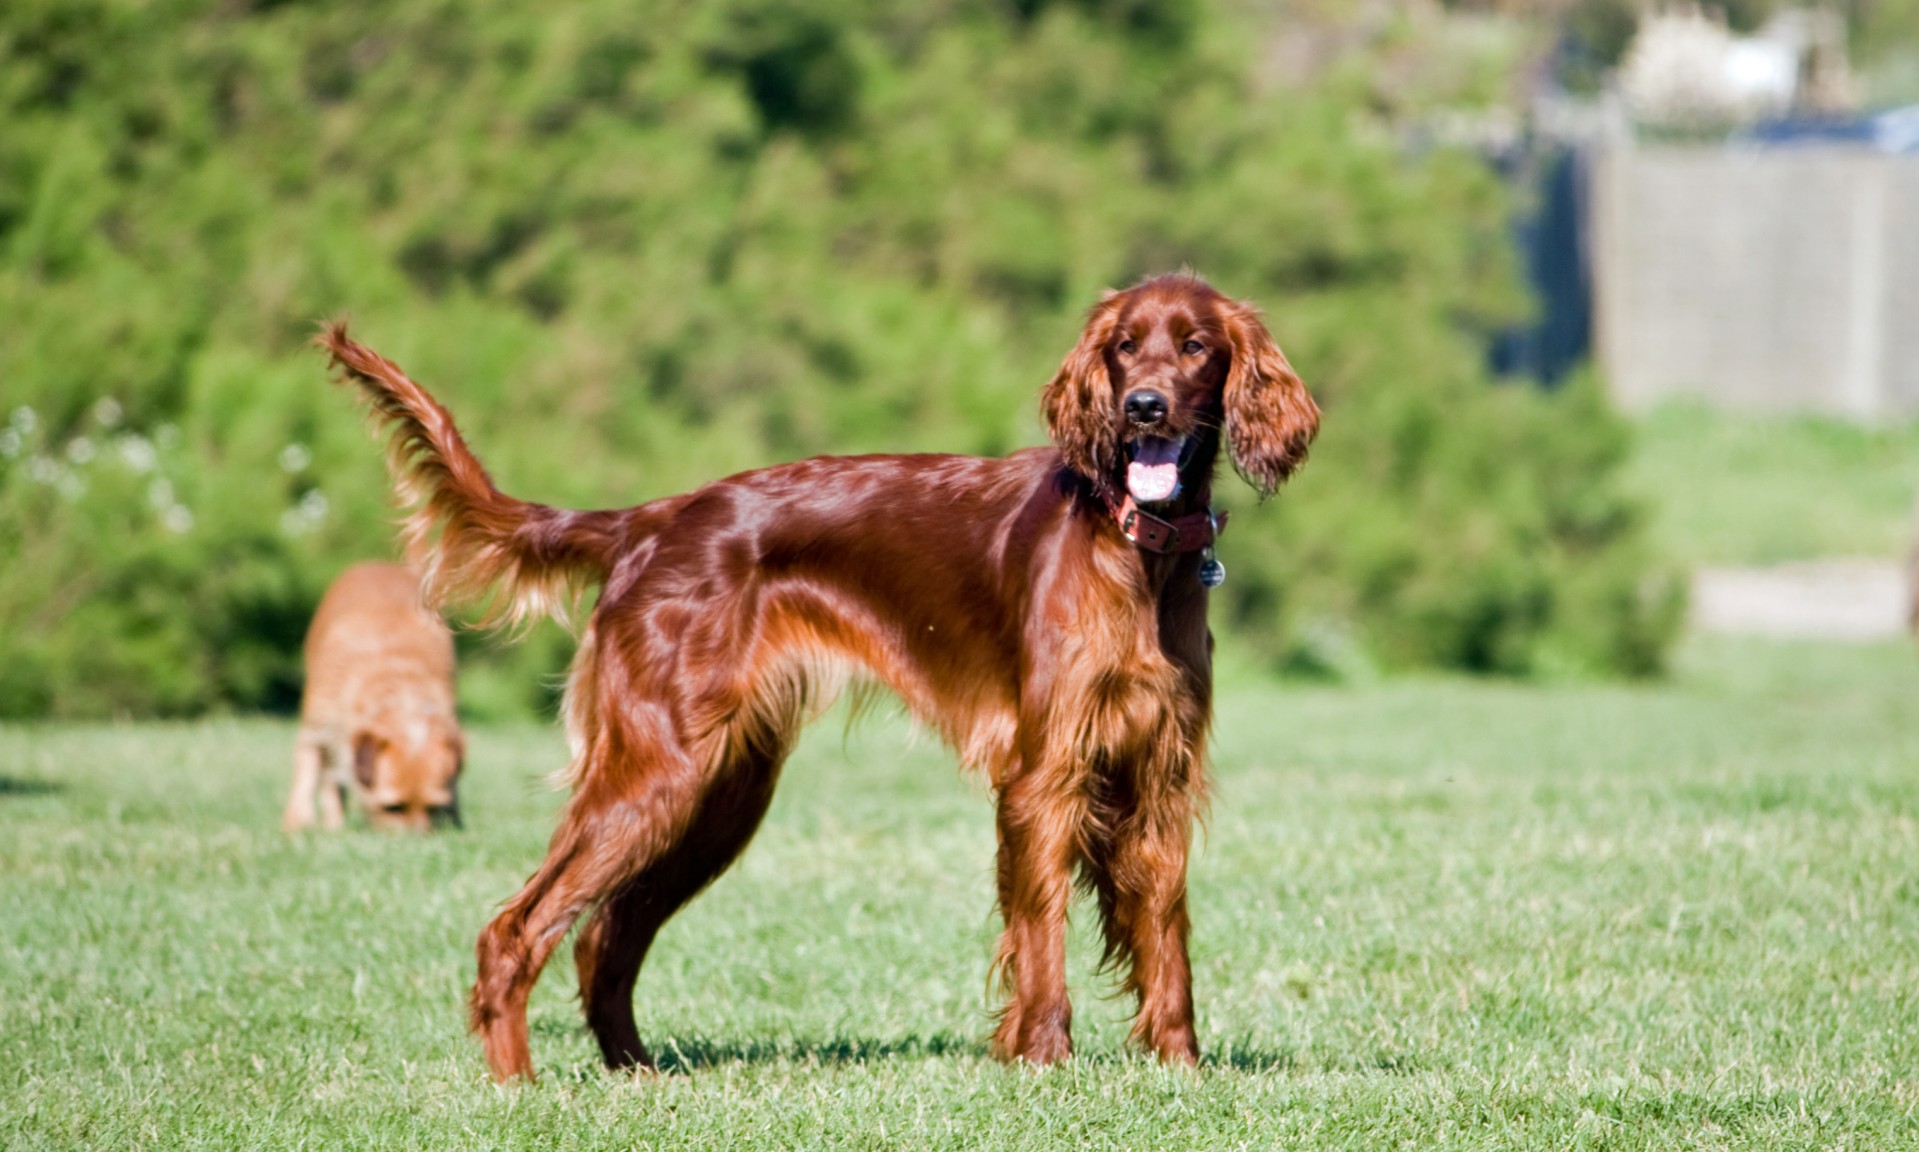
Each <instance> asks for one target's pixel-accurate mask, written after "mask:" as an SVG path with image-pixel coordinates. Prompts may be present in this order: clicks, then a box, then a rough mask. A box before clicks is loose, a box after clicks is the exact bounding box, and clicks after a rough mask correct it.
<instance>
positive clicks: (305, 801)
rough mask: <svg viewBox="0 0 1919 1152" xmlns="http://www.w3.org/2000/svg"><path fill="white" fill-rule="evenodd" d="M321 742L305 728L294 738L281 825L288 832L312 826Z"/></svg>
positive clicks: (317, 788)
mask: <svg viewBox="0 0 1919 1152" xmlns="http://www.w3.org/2000/svg"><path fill="white" fill-rule="evenodd" d="M320 761H321V752H320V741H319V739H318V737H316V736H315V735H314V734H313V733H312V732H310V731H308V730H307V729H305V728H302V729H300V734H299V735H298V736H295V737H294V738H293V791H291V792H289V793H288V794H287V809H286V814H285V815H284V816H282V817H281V818H280V827H281V828H284V829H285V830H286V831H288V832H297V831H299V830H300V829H302V828H311V827H313V801H314V797H315V794H316V793H317V792H318V791H319V790H320Z"/></svg>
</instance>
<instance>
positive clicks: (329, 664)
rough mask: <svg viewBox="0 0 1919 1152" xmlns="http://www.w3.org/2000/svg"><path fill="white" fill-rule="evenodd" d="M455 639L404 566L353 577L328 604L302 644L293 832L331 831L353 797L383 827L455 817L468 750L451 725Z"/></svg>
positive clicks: (346, 577) (364, 570) (364, 568)
mask: <svg viewBox="0 0 1919 1152" xmlns="http://www.w3.org/2000/svg"><path fill="white" fill-rule="evenodd" d="M453 667H454V658H453V636H452V634H451V633H450V632H449V631H448V630H447V627H446V624H445V623H444V622H442V621H441V619H440V617H439V615H438V614H437V613H435V612H433V611H431V610H430V609H428V608H427V607H426V606H425V605H424V603H423V602H422V600H421V595H420V580H419V578H418V577H417V576H416V575H414V573H413V572H412V571H411V570H410V569H408V568H405V567H403V566H401V565H398V564H379V563H367V564H358V565H355V566H354V567H352V568H349V569H347V570H346V571H345V572H344V573H342V574H341V575H340V578H339V579H337V580H335V581H334V583H333V585H332V587H330V588H329V589H327V593H326V596H325V597H324V598H322V600H321V601H320V607H319V610H318V612H316V613H315V614H314V617H313V624H312V626H311V627H310V628H309V629H308V631H307V640H306V691H305V694H304V696H303V697H302V699H301V705H300V735H299V741H298V747H297V748H296V751H295V777H294V791H293V795H292V796H291V797H289V799H288V802H287V816H286V824H287V826H288V827H289V828H295V827H303V826H305V825H307V824H310V823H311V822H312V820H313V816H314V812H313V803H314V793H315V790H316V789H317V790H318V792H319V797H318V799H319V802H320V804H321V808H322V811H321V816H322V818H323V820H324V822H325V823H326V824H327V825H328V826H330V827H333V826H338V824H339V823H340V820H341V816H340V811H339V808H340V802H339V797H338V793H339V792H340V791H341V790H352V791H354V792H355V793H357V794H358V795H359V797H360V799H361V802H362V804H363V805H364V806H365V807H366V809H367V812H368V816H369V817H370V818H371V819H372V820H373V821H374V822H375V823H379V824H402V825H409V826H421V827H423V826H425V825H426V824H427V823H428V822H429V821H430V819H431V817H432V816H433V815H434V814H436V813H444V814H446V815H449V816H450V815H452V813H454V812H455V811H457V808H456V807H455V803H454V793H453V785H454V778H455V777H456V776H457V775H458V772H459V766H460V759H461V756H462V754H463V752H464V745H463V742H462V740H461V737H460V733H459V729H458V727H457V725H456V723H455V720H454V693H453Z"/></svg>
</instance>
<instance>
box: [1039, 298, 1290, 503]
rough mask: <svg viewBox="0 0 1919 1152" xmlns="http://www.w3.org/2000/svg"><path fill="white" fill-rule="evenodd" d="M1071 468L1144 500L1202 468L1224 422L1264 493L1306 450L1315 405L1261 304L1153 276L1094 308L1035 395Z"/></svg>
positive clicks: (1236, 459) (1154, 499) (1158, 497)
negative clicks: (1049, 380) (1275, 339)
mask: <svg viewBox="0 0 1919 1152" xmlns="http://www.w3.org/2000/svg"><path fill="white" fill-rule="evenodd" d="M1041 405H1042V408H1043V409H1044V411H1045V415H1046V426H1047V430H1048V431H1049V432H1050V433H1051V435H1052V437H1053V442H1054V443H1055V444H1057V445H1059V448H1060V452H1061V454H1062V455H1063V456H1064V457H1065V458H1066V462H1067V464H1068V465H1070V466H1071V467H1072V468H1073V469H1074V470H1075V471H1077V472H1079V473H1080V474H1081V475H1083V476H1085V477H1087V478H1088V479H1089V480H1092V481H1093V482H1094V483H1095V484H1097V485H1100V486H1102V487H1106V488H1108V489H1109V490H1117V489H1118V488H1120V487H1122V486H1123V487H1125V488H1126V489H1127V490H1128V491H1129V492H1131V494H1132V496H1133V498H1134V499H1135V500H1137V501H1138V502H1139V503H1141V504H1159V503H1165V502H1166V501H1169V500H1171V499H1173V498H1174V497H1175V496H1176V495H1177V494H1178V492H1179V491H1180V490H1181V488H1182V487H1190V483H1188V482H1190V481H1193V480H1198V479H1201V478H1203V477H1204V478H1210V476H1211V474H1212V468H1213V463H1214V460H1215V459H1216V458H1217V456H1218V452H1219V447H1220V430H1221V426H1222V425H1224V428H1225V440H1226V446H1227V447H1228V449H1229V450H1230V451H1231V454H1232V460H1233V466H1234V467H1235V468H1237V469H1238V471H1239V474H1240V475H1241V476H1242V477H1243V478H1245V480H1246V482H1247V483H1248V484H1251V485H1252V486H1253V487H1254V488H1255V489H1257V490H1258V491H1259V493H1260V495H1262V496H1269V495H1271V494H1272V492H1273V489H1275V488H1277V487H1278V486H1279V484H1280V482H1281V481H1282V480H1284V479H1286V477H1287V476H1289V475H1291V474H1292V472H1293V470H1294V469H1295V468H1297V467H1299V465H1300V464H1301V463H1303V462H1304V461H1305V459H1306V447H1307V445H1308V444H1310V443H1311V442H1312V439H1313V434H1314V433H1315V432H1317V431H1318V430H1319V408H1318V406H1317V405H1315V404H1314V403H1313V398H1312V397H1311V396H1310V395H1308V394H1307V392H1306V387H1305V385H1303V384H1301V383H1300V380H1299V376H1298V375H1297V374H1295V373H1294V372H1293V369H1292V366H1291V365H1290V364H1288V363H1287V362H1286V357H1285V356H1284V355H1283V354H1281V352H1280V350H1279V346H1278V345H1277V344H1275V343H1274V342H1273V338H1272V336H1271V335H1270V334H1269V333H1268V332H1267V331H1266V326H1265V325H1264V324H1263V323H1261V322H1260V318H1259V312H1258V310H1257V309H1255V308H1253V307H1252V306H1251V305H1250V304H1243V303H1239V302H1237V301H1234V300H1229V299H1227V298H1226V297H1225V296H1222V295H1220V294H1219V293H1218V292H1217V291H1215V290H1214V289H1213V288H1212V286H1211V285H1209V284H1207V283H1206V282H1205V281H1203V280H1201V279H1199V278H1198V277H1196V276H1189V275H1173V276H1158V277H1155V278H1153V279H1151V280H1146V281H1143V282H1141V283H1140V284H1137V285H1135V286H1134V287H1132V288H1128V289H1127V290H1126V291H1124V292H1113V293H1110V294H1108V295H1107V297H1106V298H1105V299H1104V300H1102V301H1100V303H1099V304H1098V305H1097V306H1096V307H1094V309H1093V311H1092V314H1091V315H1090V316H1089V317H1088V318H1087V321H1086V329H1085V331H1084V332H1082V333H1081V335H1080V339H1079V344H1078V346H1076V347H1075V348H1074V349H1073V351H1072V352H1070V353H1068V354H1067V357H1066V360H1065V361H1064V362H1063V363H1062V364H1061V365H1060V368H1059V372H1058V374H1057V375H1055V376H1054V377H1053V382H1052V383H1051V384H1049V385H1047V388H1046V392H1045V395H1044V396H1043V397H1042V400H1041Z"/></svg>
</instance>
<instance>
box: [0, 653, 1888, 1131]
mask: <svg viewBox="0 0 1919 1152" xmlns="http://www.w3.org/2000/svg"><path fill="white" fill-rule="evenodd" d="M1915 703H1919V667H1916V666H1915V661H1914V658H1913V656H1912V653H1911V652H1910V651H1909V650H1907V649H1906V648H1904V647H1903V646H1888V647H1883V648H1873V647H1866V648H1846V649H1842V648H1822V647H1790V646H1763V645H1739V644H1731V643H1727V642H1714V643H1710V644H1694V645H1693V646H1692V647H1689V648H1688V649H1687V650H1686V651H1685V652H1684V653H1683V654H1682V657H1681V659H1680V661H1679V668H1678V671H1677V673H1676V675H1675V677H1674V679H1673V680H1672V681H1670V682H1669V683H1666V684H1662V685H1654V686H1643V687H1624V686H1551V687H1536V686H1523V685H1513V684H1497V683H1473V682H1463V681H1454V680H1435V681H1401V682H1392V683H1388V684H1385V685H1381V686H1374V687H1368V688H1364V689H1338V688H1318V687H1302V686H1287V685H1278V686H1271V685H1268V686H1260V687H1245V688H1240V689H1237V690H1234V691H1232V692H1230V693H1228V694H1227V696H1226V698H1225V699H1224V700H1223V702H1222V704H1221V708H1220V719H1219V737H1218V752H1219V755H1218V773H1217V775H1218V785H1219V786H1218V798H1217V801H1216V803H1215V807H1214V811H1213V816H1212V821H1211V830H1210V833H1209V835H1208V837H1207V840H1206V843H1205V847H1204V849H1203V851H1202V852H1201V853H1200V854H1199V856H1198V858H1197V859H1196V861H1195V864H1194V867H1193V901H1192V902H1193V916H1194V920H1195V937H1194V954H1195V968H1196V975H1197V995H1198V1004H1199V1012H1200V1023H1201V1042H1202V1045H1203V1046H1204V1048H1205V1051H1206V1054H1207V1061H1206V1063H1205V1065H1204V1066H1203V1067H1202V1068H1201V1069H1199V1070H1198V1071H1197V1072H1186V1071H1179V1070H1167V1069H1162V1068H1159V1067H1157V1066H1156V1065H1154V1064H1152V1063H1150V1062H1148V1061H1145V1060H1143V1059H1140V1058H1138V1057H1135V1056H1131V1055H1128V1054H1126V1052H1125V1051H1124V1049H1123V1045H1122V1041H1123V1038H1124V1032H1125V1022H1124V1019H1123V1006H1122V1005H1120V1004H1118V1003H1115V1002H1113V1001H1110V1000H1106V999H1103V998H1102V995H1101V994H1102V992H1103V990H1104V987H1105V985H1104V983H1103V982H1102V981H1101V980H1100V979H1099V978H1097V977H1096V975H1095V974H1094V973H1093V972H1092V971H1091V970H1090V967H1089V962H1090V957H1091V955H1092V954H1093V951H1094V949H1093V948H1092V947H1091V946H1090V940H1089V936H1088V934H1087V932H1086V926H1085V924H1084V923H1083V922H1084V921H1085V920H1086V919H1087V916H1086V912H1087V909H1085V908H1084V907H1083V906H1082V908H1081V916H1080V920H1081V921H1082V923H1081V925H1080V928H1079V932H1080V934H1079V935H1078V936H1077V938H1076V940H1075V952H1076V957H1077V963H1076V967H1075V969H1074V978H1073V983H1074V987H1075V990H1076V993H1077V1005H1078V1008H1079V1015H1078V1028H1077V1032H1076V1039H1077V1041H1078V1044H1079V1052H1080V1055H1079V1056H1078V1057H1077V1058H1076V1059H1074V1060H1073V1061H1070V1062H1068V1063H1067V1064H1065V1065H1063V1066H1060V1067H1058V1068H1055V1069H1052V1070H1049V1071H1046V1072H1044V1073H1034V1072H1030V1071H1027V1070H1023V1069H1010V1068H1005V1067H1002V1066H999V1065H997V1064H995V1063H993V1062H992V1061H991V1060H989V1059H988V1058H987V1056H986V1054H985V1049H984V1039H985V1036H986V1034H987V1031H988V1020H987V1013H988V1011H989V1008H990V1006H991V1003H992V1002H991V1000H990V999H989V998H988V996H987V993H986V967H987V961H988V959H989V957H990V954H991V949H992V944H993V938H994V932H995V927H996V926H995V923H994V920H993V917H992V914H991V895H990V865H991V860H992V835H991V823H990V819H989V815H988V806H987V803H986V800H985V798H984V796H983V795H982V794H981V791H980V789H979V788H978V787H976V786H974V785H972V784H969V783H968V782H966V781H964V780H963V779H961V778H960V777H959V776H958V774H957V773H956V771H955V770H954V768H953V767H952V765H951V763H950V761H949V759H948V757H947V756H946V755H945V754H944V753H943V752H942V751H941V750H940V749H939V748H938V747H937V745H935V744H934V743H933V742H932V741H930V740H922V741H919V742H915V741H913V740H912V739H911V738H910V734H909V733H908V731H907V729H906V726H905V725H904V724H902V723H899V722H892V721H877V722H872V723H869V724H868V725H866V726H864V727H863V728H861V729H859V730H856V731H855V733H854V734H853V735H852V736H851V737H847V736H845V735H844V734H843V733H842V732H841V731H840V730H839V729H838V728H834V727H830V726H823V727H821V728H820V729H817V730H816V731H815V733H814V734H813V736H812V737H811V738H810V739H809V741H808V742H807V744H806V745H805V746H804V747H803V748H802V750H801V752H800V753H799V754H798V755H797V756H796V758H795V760H794V762H793V763H792V764H791V765H790V767H789V768H788V772H787V779H786V782H785V785H784V788H783V791H782V793H781V796H780V798H779V800H778V802H777V803H776V804H775V806H774V810H773V813H772V816H771V817H770V819H769V821H768V824H767V827H766V828H765V830H764V831H763V832H762V833H761V835H760V837H759V839H758V841H757V842H756V843H755V845H754V846H753V848H752V849H751V850H750V851H749V852H748V854H747V856H746V858H745V859H744V860H743V862H742V863H741V864H740V866H739V867H738V868H736V869H735V870H734V871H733V872H732V873H731V874H730V875H728V876H727V877H726V878H725V879H724V880H723V881H721V883H720V884H719V886H718V887H717V888H715V889H714V890H713V891H712V892H710V893H708V894H707V895H706V896H705V897H704V898H702V899H701V900H700V901H698V902H697V903H695V904H694V906H693V907H692V908H691V909H690V910H689V911H688V912H687V913H686V914H685V915H683V916H682V917H681V918H679V919H678V920H676V921H675V922H674V923H673V924H672V925H671V926H670V927H669V929H668V930H667V932H666V933H665V934H664V936H663V938H662V940H661V941H660V943H659V945H658V947H657V949H656V951H655V954H654V959H653V961H652V963H651V965H650V966H649V968H648V969H647V970H646V972H645V973H644V974H643V975H642V977H641V982H640V998H639V999H640V1010H639V1016H640V1023H641V1029H642V1032H643V1034H644V1035H645V1036H646V1037H647V1039H648V1040H649V1042H650V1043H652V1044H653V1046H654V1048H655V1050H656V1051H657V1052H659V1053H660V1054H661V1055H662V1057H663V1061H664V1063H665V1065H666V1066H667V1069H668V1072H667V1074H665V1075H660V1076H641V1077H638V1078H629V1077H619V1076H612V1075H608V1074H606V1073H603V1072H602V1071H600V1069H599V1067H598V1065H597V1063H596V1061H595V1059H594V1057H593V1052H592V1046H591V1042H590V1041H589V1039H588V1038H587V1036H586V1034H585V1033H584V1031H583V1029H582V1027H581V1025H580V1022H579V1018H578V1013H577V1010H576V1006H575V1004H574V1002H573V999H572V995H573V989H572V972H571V969H570V965H569V964H568V963H566V962H565V961H564V960H562V961H559V962H556V963H555V965H554V966H553V968H552V969H551V970H549V972H548V976H547V979H546V980H545V981H544V982H543V983H542V984H541V986H540V988H539V990H538V992H537V993H536V995H535V998H534V1005H533V1011H532V1030H533V1043H534V1054H535V1058H536V1060H537V1062H538V1064H539V1067H540V1070H541V1074H542V1080H541V1082H540V1083H539V1084H538V1085H536V1086H533V1087H530V1088H526V1087H522V1088H512V1089H500V1088H496V1087H494V1086H493V1085H492V1084H490V1083H489V1082H488V1081H487V1080H486V1077H485V1074H484V1067H483V1065H482V1062H481V1059H480V1054H479V1051H478V1049H477V1047H476V1046H475V1045H474V1044H473V1043H472V1041H471V1040H470V1039H469V1038H468V1037H467V1036H466V1034H465V1032H464V1030H463V1027H462V997H463V995H464V992H465V986H466V984H467V982H468V979H469V977H470V972H471V967H472V959H471V947H472V942H473V938H474V936H475V934H476V933H477V931H478V930H479V928H480V926H481V924H482V923H483V922H484V921H485V920H486V919H487V917H488V915H489V912H490V909H491V908H492V907H493V905H494V904H495V903H496V902H497V901H499V900H501V899H502V898H503V897H505V896H506V895H507V894H508V893H510V892H511V891H512V890H513V889H514V888H515V886H516V885H517V884H518V883H519V882H520V880H521V879H522V878H523V877H524V876H525V874H526V873H527V872H528V871H529V870H530V869H531V868H532V866H533V865H534V863H535V861H536V860H537V858H538V857H539V855H540V853H541V850H542V848H543V846H544V842H545V837H546V835H547V833H548V831H549V830H550V826H551V817H552V813H553V810H554V808H555V805H556V803H557V799H558V798H557V797H556V796H555V795H554V794H553V793H552V792H550V791H548V790H547V789H546V788H545V787H544V785H543V784H542V782H541V779H540V777H541V775H542V774H543V773H545V772H547V771H549V770H550V769H552V768H553V767H555V766H556V765H558V764H559V763H560V760H561V757H562V752H561V748H560V741H559V739H558V738H557V736H556V735H555V734H554V733H552V732H549V731H545V730H540V729H528V728H515V729H487V730H480V731H477V732H475V733H473V741H472V743H473V755H472V761H471V770H470V771H471V774H470V780H469V787H468V791H467V797H466V809H467V816H468V830H467V831H466V832H464V833H456V834H450V835H446V836H442V837H438V838H434V839H405V838H391V837H386V836H380V835H373V834H369V833H366V832H362V831H355V832H349V833H347V834H344V835H335V836H312V837H307V838H300V839H288V838H286V837H284V836H282V835H281V834H280V833H279V831H278V830H277V828H276V821H277V817H278V811H279V803H280V799H281V788H282V786H283V784H284V781H285V777H286V775H287V768H288V749H289V745H290V740H291V728H290V727H289V726H288V725H286V724H280V723H271V722H263V721H235V722H222V723H209V724H200V725H192V726H166V725H128V726H100V727H57V728H56V727H44V728H43V727H14V728H0V1040H4V1044H0V1051H4V1053H5V1054H6V1055H5V1059H4V1061H3V1062H0V1147H5V1148H8V1149H33V1148H60V1149H70V1148H81V1147H95V1148H110V1147H111V1148H143V1149H152V1148H181V1147H222V1148H240V1147H244V1148H329V1149H330V1148H384V1147H395V1148H433V1149H443V1148H459V1147H502V1146H536V1145H537V1146H541V1147H555V1148H572V1147H618V1148H652V1149H666V1148H728V1147H740V1148H800V1147H804V1148H889V1149H891V1148H1036V1149H1073V1150H1074V1152H1081V1150H1086V1149H1106V1148H1115V1149H1117V1148H1126V1149H1155V1150H1163V1152H1173V1150H1183V1149H1191V1148H1270V1147H1285V1148H1352V1149H1384V1148H1422V1149H1423V1148H1487V1149H1492V1148H1499V1149H1510V1148H1539V1149H1561V1148H1621V1149H1625V1148H1631V1149H1640V1148H1688V1149H1690V1148H1741V1149H1745V1148H1828V1147H1830V1148H1840V1147H1843V1148H1853V1149H1867V1148H1898V1147H1914V1146H1919V1113H1916V1112H1915V1110H1916V1109H1919V823H1915V818H1916V817H1919V770H1916V769H1919V708H1916V707H1915Z"/></svg>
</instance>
